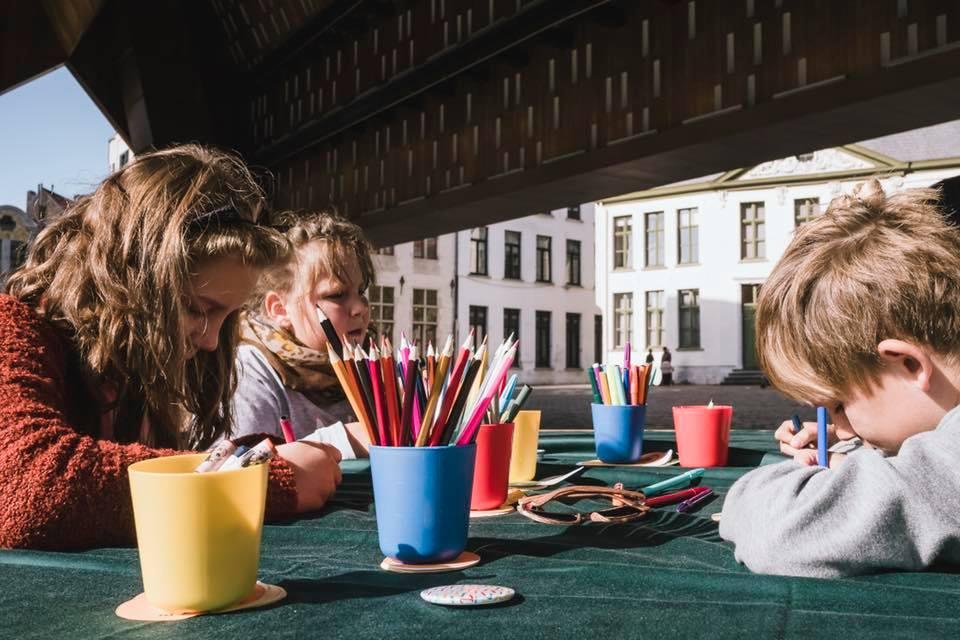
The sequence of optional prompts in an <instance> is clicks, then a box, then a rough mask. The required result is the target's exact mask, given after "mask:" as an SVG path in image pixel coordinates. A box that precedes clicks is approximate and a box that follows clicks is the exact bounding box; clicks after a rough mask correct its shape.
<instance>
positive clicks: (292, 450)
mask: <svg viewBox="0 0 960 640" xmlns="http://www.w3.org/2000/svg"><path fill="white" fill-rule="evenodd" d="M277 451H278V453H279V454H280V457H281V458H283V459H284V460H286V461H287V463H289V464H290V466H291V467H293V477H294V480H295V481H296V484H297V511H298V512H303V511H315V510H317V509H320V508H321V507H323V505H324V504H326V502H327V500H329V499H330V497H331V496H332V495H333V494H334V492H335V491H336V490H337V485H338V484H340V481H341V480H342V476H341V474H340V452H339V451H337V449H336V447H332V446H330V445H328V444H323V443H319V442H303V441H298V442H291V443H289V444H282V445H280V446H278V447H277Z"/></svg>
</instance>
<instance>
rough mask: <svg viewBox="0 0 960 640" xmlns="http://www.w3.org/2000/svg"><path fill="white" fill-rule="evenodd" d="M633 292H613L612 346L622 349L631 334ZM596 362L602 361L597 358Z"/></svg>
mask: <svg viewBox="0 0 960 640" xmlns="http://www.w3.org/2000/svg"><path fill="white" fill-rule="evenodd" d="M632 328H633V294H632V293H615V294H613V348H614V349H622V348H623V347H625V346H627V343H628V342H630V341H631V340H630V337H631V336H632V335H633V331H632ZM597 362H602V360H601V359H598V360H597Z"/></svg>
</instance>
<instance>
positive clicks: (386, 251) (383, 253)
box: [377, 245, 393, 256]
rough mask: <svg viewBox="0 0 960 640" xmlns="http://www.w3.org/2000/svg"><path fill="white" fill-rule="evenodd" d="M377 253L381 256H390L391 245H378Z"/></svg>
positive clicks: (391, 252)
mask: <svg viewBox="0 0 960 640" xmlns="http://www.w3.org/2000/svg"><path fill="white" fill-rule="evenodd" d="M377 254H378V255H381V256H392V255H393V245H391V246H389V247H380V248H379V249H377Z"/></svg>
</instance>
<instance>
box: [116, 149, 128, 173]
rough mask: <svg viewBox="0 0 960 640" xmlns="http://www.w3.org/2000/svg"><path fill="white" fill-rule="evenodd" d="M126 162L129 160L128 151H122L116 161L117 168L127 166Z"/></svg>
mask: <svg viewBox="0 0 960 640" xmlns="http://www.w3.org/2000/svg"><path fill="white" fill-rule="evenodd" d="M128 162H130V152H129V151H124V152H123V153H121V154H120V160H119V161H118V163H117V168H118V169H123V168H124V167H125V166H127V163H128Z"/></svg>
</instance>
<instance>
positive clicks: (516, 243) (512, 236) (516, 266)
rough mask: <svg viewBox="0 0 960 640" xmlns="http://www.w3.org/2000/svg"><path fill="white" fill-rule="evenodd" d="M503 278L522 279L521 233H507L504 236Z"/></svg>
mask: <svg viewBox="0 0 960 640" xmlns="http://www.w3.org/2000/svg"><path fill="white" fill-rule="evenodd" d="M503 277H504V278H508V279H510V280H519V279H520V232H519V231H506V232H504V234H503Z"/></svg>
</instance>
